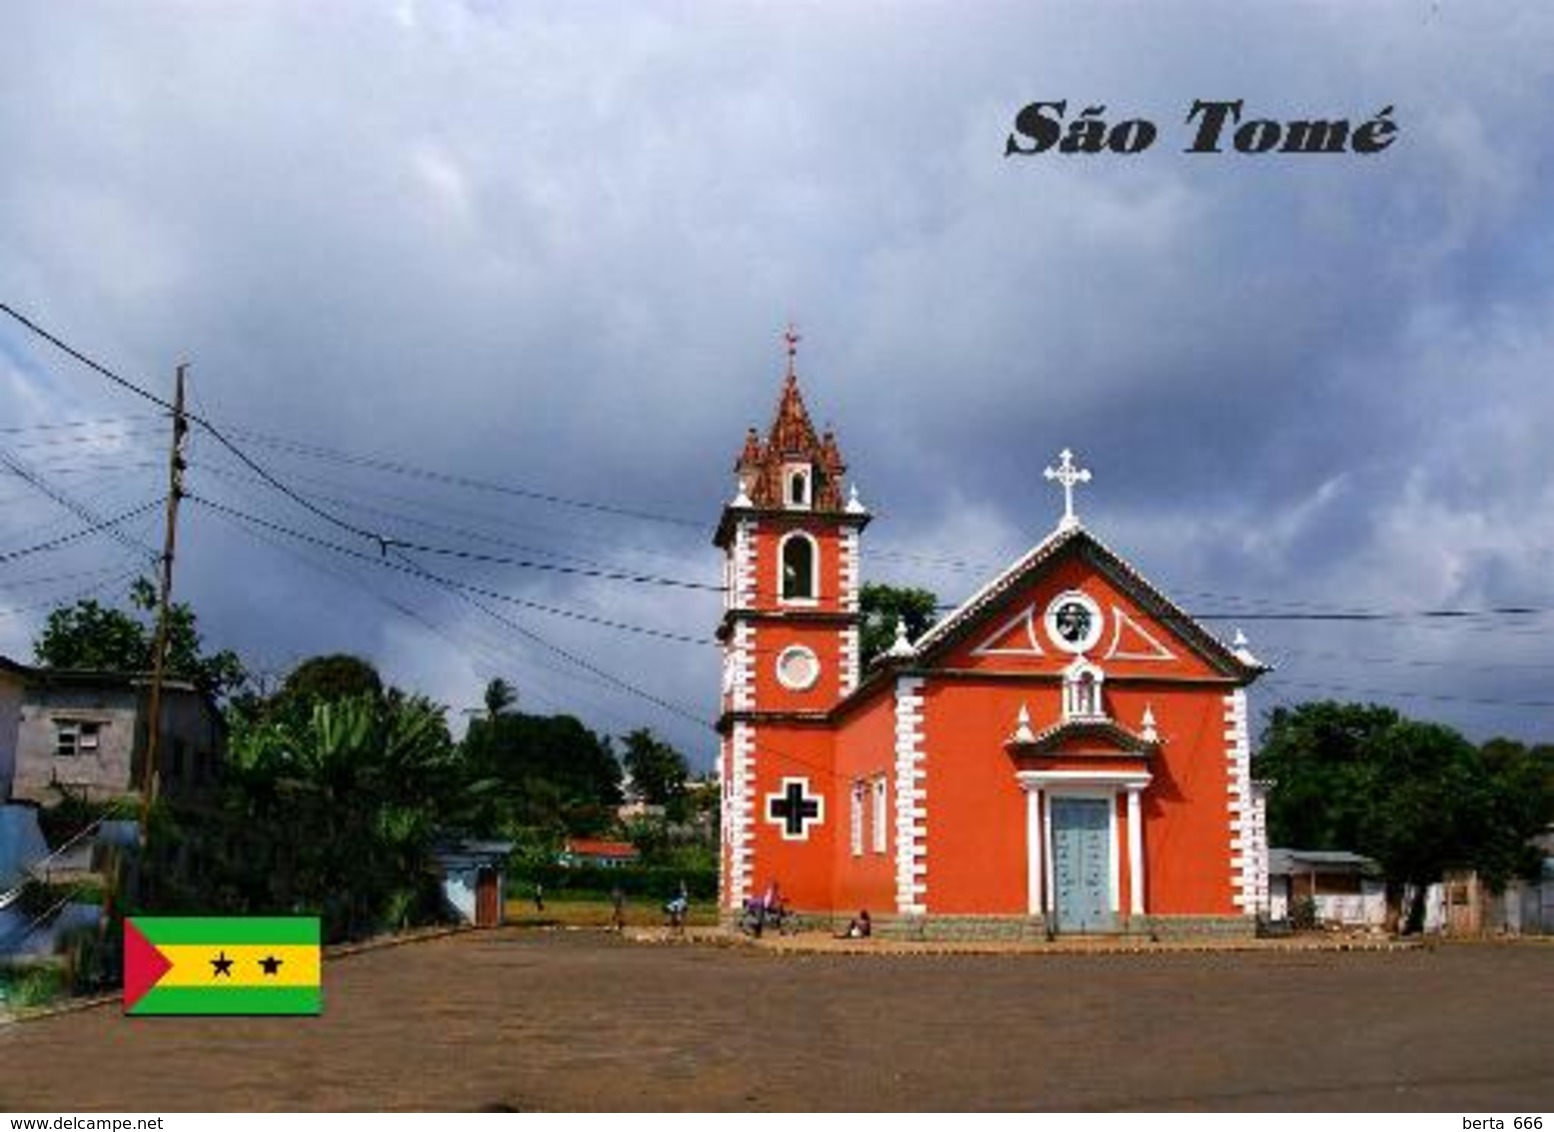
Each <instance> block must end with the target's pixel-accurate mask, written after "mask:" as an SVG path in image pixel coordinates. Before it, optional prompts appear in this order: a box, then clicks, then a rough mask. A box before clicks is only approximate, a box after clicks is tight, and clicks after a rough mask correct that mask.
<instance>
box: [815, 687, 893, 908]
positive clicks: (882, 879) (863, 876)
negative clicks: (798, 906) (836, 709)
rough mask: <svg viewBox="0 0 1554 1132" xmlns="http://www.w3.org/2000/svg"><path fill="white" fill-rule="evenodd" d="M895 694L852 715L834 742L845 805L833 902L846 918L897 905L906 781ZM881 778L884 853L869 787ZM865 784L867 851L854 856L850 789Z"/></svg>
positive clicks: (837, 842) (836, 837)
mask: <svg viewBox="0 0 1554 1132" xmlns="http://www.w3.org/2000/svg"><path fill="white" fill-rule="evenodd" d="M894 709H895V698H894V696H892V695H891V694H890V692H889V689H888V688H887V689H886V690H885V692H884V693H883V694H877V695H876V696H875V697H874V698H873V699H872V701H871V702H870V704H869V705H868V706H867V707H865V708H863V709H862V710H860V711H857V712H856V713H855V714H852V715H849V716H848V718H847V722H846V724H845V726H844V727H843V728H842V729H841V730H840V731H839V732H838V735H837V740H836V789H837V794H838V797H839V799H840V802H841V806H842V809H841V811H840V812H839V813H838V814H837V818H836V821H837V826H836V830H835V833H834V835H833V853H832V861H833V868H834V870H835V875H836V884H835V893H834V896H833V904H834V906H835V908H836V910H837V911H838V912H840V913H843V914H846V915H848V916H853V915H856V914H857V913H858V912H859V911H860V910H862V909H867V910H868V912H869V914H870V915H871V916H879V915H881V914H883V913H888V912H894V911H895V908H896V846H897V836H898V830H899V823H898V819H897V801H898V798H899V796H900V791H901V789H902V784H901V781H900V778H899V777H898V775H897V773H896V765H895V763H896V759H895V742H896V731H895V723H896V716H895V710H894ZM881 778H883V779H884V781H885V783H886V803H885V829H884V846H885V849H884V852H883V853H880V852H876V851H875V844H876V842H875V839H874V838H875V830H874V827H873V818H874V814H873V809H874V805H873V798H872V795H871V794H868V793H867V791H871V790H872V784H873V783H874V782H875V781H877V780H879V779H881ZM855 784H861V785H863V786H864V787H865V791H866V796H865V799H864V805H865V807H866V808H865V811H864V814H863V821H862V830H861V832H862V835H863V851H862V852H861V853H859V854H858V855H856V856H855V855H854V854H853V851H852V850H853V839H852V816H851V810H852V791H853V787H854V785H855Z"/></svg>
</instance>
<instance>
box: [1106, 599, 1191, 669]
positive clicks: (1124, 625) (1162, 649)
mask: <svg viewBox="0 0 1554 1132" xmlns="http://www.w3.org/2000/svg"><path fill="white" fill-rule="evenodd" d="M1124 630H1132V631H1133V632H1134V633H1137V634H1138V635H1139V636H1140V637H1142V638H1143V639H1144V640H1145V641H1146V642H1148V645H1149V647H1150V651H1148V652H1124V651H1123V649H1122V634H1123V631H1124ZM1102 659H1103V660H1175V659H1176V654H1175V653H1174V652H1172V651H1171V650H1170V649H1168V648H1166V646H1165V645H1163V644H1161V643H1160V642H1159V641H1158V640H1157V639H1156V638H1155V635H1154V634H1153V633H1151V632H1150V631H1149V630H1148V629H1145V628H1144V626H1142V625H1140V624H1139V623H1138V622H1137V621H1135V620H1133V618H1131V617H1129V616H1128V614H1127V611H1126V610H1124V609H1123V608H1122V607H1121V606H1119V605H1115V604H1114V605H1113V606H1112V643H1111V647H1110V648H1108V649H1107V650H1106V655H1105V656H1104V657H1103V658H1102Z"/></svg>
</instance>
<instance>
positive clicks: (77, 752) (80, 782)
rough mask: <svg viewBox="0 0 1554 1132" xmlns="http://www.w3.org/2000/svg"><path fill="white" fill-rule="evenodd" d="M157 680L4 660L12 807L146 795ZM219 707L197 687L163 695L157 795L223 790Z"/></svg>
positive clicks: (2, 751) (0, 674) (3, 736)
mask: <svg viewBox="0 0 1554 1132" xmlns="http://www.w3.org/2000/svg"><path fill="white" fill-rule="evenodd" d="M149 690H150V678H149V677H147V676H144V675H126V674H123V673H116V672H85V671H68V670H61V669H50V668H33V667H28V666H26V665H22V664H18V663H17V662H15V661H12V660H8V659H6V658H4V657H0V781H3V789H4V792H5V796H6V797H7V798H10V799H13V800H17V801H30V802H36V803H38V804H40V805H45V806H46V805H49V804H51V803H54V802H57V801H58V800H59V799H60V798H61V797H62V796H63V794H65V793H67V792H68V793H73V794H76V795H78V796H81V797H83V798H85V799H87V800H90V801H98V800H103V799H107V798H115V797H121V796H124V795H128V794H134V793H136V792H138V791H139V789H140V784H141V775H142V767H143V765H144V762H143V760H144V758H145V751H146V744H147V736H148V729H147V726H146V713H147V701H148V698H149ZM225 740H226V733H225V725H224V724H223V722H222V719H221V714H220V712H218V711H217V709H216V705H215V703H214V702H213V701H212V700H211V699H210V697H209V696H207V695H206V694H205V693H203V692H201V691H200V690H199V689H198V688H196V687H195V686H194V685H193V684H191V683H189V682H188V681H184V680H177V679H173V680H168V681H167V682H166V683H165V684H164V685H163V694H162V733H161V740H160V750H159V752H158V759H157V761H158V764H159V765H158V767H157V778H158V789H159V791H162V792H169V791H171V792H185V791H188V790H192V789H198V788H200V787H201V786H203V785H205V784H208V783H211V782H214V781H215V776H216V770H217V766H218V765H219V763H220V760H221V758H222V754H223V752H224V749H225Z"/></svg>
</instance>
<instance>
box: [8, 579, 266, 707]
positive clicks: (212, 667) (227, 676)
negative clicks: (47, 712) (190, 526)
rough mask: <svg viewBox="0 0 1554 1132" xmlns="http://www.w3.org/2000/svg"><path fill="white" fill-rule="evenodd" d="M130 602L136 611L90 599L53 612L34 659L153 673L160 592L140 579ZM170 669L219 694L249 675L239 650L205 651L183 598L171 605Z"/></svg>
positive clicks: (51, 664)
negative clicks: (157, 593) (127, 610)
mask: <svg viewBox="0 0 1554 1132" xmlns="http://www.w3.org/2000/svg"><path fill="white" fill-rule="evenodd" d="M129 604H130V608H131V609H132V610H133V611H134V612H133V613H131V612H125V611H124V610H121V609H115V608H112V607H110V606H104V605H102V604H100V603H98V602H97V601H94V600H92V599H89V598H88V599H84V600H82V601H78V602H76V603H75V604H74V605H68V606H62V607H60V608H58V609H56V610H54V611H53V612H52V613H50V614H49V617H48V621H47V622H46V623H45V624H44V626H43V631H42V632H41V633H40V634H39V635H38V639H37V640H36V641H34V642H33V657H34V659H35V660H36V661H37V663H38V664H40V665H45V666H47V667H50V668H75V669H94V670H98V671H102V672H123V673H145V672H150V671H151V670H152V668H153V667H154V663H153V656H152V653H153V651H154V649H155V639H156V625H155V614H156V607H157V595H156V587H155V586H154V585H153V584H152V583H151V581H150V580H149V579H146V578H138V579H136V580H135V582H134V584H133V585H131V587H130V592H129ZM167 671H168V672H169V673H170V674H172V675H175V676H181V677H184V678H185V679H188V680H192V681H193V682H194V683H195V684H197V685H198V686H199V687H201V688H202V689H204V690H205V691H206V692H209V693H210V694H211V695H212V696H216V697H218V698H219V697H222V696H225V695H226V694H228V693H229V692H231V691H232V690H234V689H236V688H237V687H239V686H240V685H241V684H242V683H243V681H244V680H245V679H246V676H247V674H246V672H245V670H244V668H243V663H242V661H241V660H240V659H239V658H238V655H237V654H236V653H235V652H233V651H231V650H230V649H222V650H221V651H219V652H212V653H207V652H206V651H205V650H204V646H203V642H202V640H201V638H200V633H199V624H198V619H197V618H196V617H195V614H194V611H193V610H192V609H191V608H190V607H189V606H188V605H186V604H184V603H181V602H175V603H173V605H171V606H170V607H169V608H168V615H167Z"/></svg>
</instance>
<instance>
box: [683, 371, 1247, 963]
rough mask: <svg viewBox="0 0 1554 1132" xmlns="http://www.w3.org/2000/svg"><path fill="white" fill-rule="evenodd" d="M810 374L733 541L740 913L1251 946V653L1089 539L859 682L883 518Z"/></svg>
mask: <svg viewBox="0 0 1554 1132" xmlns="http://www.w3.org/2000/svg"><path fill="white" fill-rule="evenodd" d="M791 355H792V350H791V347H790V363H789V370H788V375H787V380H786V382H785V383H784V386H783V390H782V396H781V399H780V401H779V403H778V406H777V416H776V420H775V421H774V422H773V424H772V427H771V430H770V431H769V432H768V433H767V434H766V436H765V437H764V438H762V437H761V436H760V434H759V433H757V432H756V430H755V429H753V428H752V429H751V430H750V432H749V434H748V435H747V436H746V438H745V443H744V448H743V450H742V451H741V452H740V454H739V458H738V461H737V462H736V464H735V473H736V476H737V481H738V482H737V491H736V494H735V497H734V499H733V501H732V502H730V503H729V504H728V505H727V506H726V507H725V508H724V511H723V516H722V520H721V522H720V523H719V525H718V530H717V534H716V536H715V539H714V541H715V543H716V545H717V546H718V548H719V549H721V550H722V551H723V554H724V564H725V579H724V580H725V583H726V597H725V608H724V613H723V620H722V623H721V625H720V626H719V631H718V634H719V639H720V640H721V642H722V644H723V690H722V701H721V713H720V717H719V730H720V733H721V735H722V742H721V749H720V755H719V774H720V776H721V780H722V789H723V844H722V904H723V908H724V911H725V914H728V915H733V914H734V913H736V912H737V911H738V910H739V909H740V908H741V907H742V905H743V903H744V901H746V900H747V899H750V898H752V897H758V896H760V895H761V894H762V893H763V892H765V891H766V889H767V888H768V886H769V885H771V884H772V883H773V882H776V883H777V884H779V885H780V888H781V892H782V894H783V896H784V898H785V899H786V900H787V902H788V903H789V905H790V906H791V907H793V908H795V909H796V910H798V911H799V912H801V913H804V914H806V915H813V916H815V917H817V918H819V919H822V920H824V919H826V918H829V917H836V918H838V919H840V920H841V922H846V920H847V919H848V918H849V917H851V916H853V915H856V913H857V912H858V911H859V910H862V909H866V910H868V912H869V913H870V916H871V917H872V918H873V921H874V923H875V924H876V925H877V928H878V930H880V931H881V932H882V933H894V934H901V935H910V936H916V937H925V938H932V937H941V938H942V937H956V936H988V937H1007V938H1022V937H1038V936H1047V935H1051V934H1062V933H1094V932H1123V933H1130V934H1131V933H1138V934H1148V935H1154V936H1164V935H1169V934H1173V933H1176V934H1180V933H1184V932H1192V933H1202V932H1236V933H1250V932H1251V931H1252V929H1253V926H1254V917H1255V915H1256V913H1257V911H1258V910H1259V908H1261V907H1262V906H1263V904H1264V902H1265V899H1266V891H1267V879H1266V877H1267V869H1266V852H1267V850H1266V839H1265V836H1264V832H1263V799H1262V796H1261V792H1260V790H1258V789H1257V788H1256V786H1255V785H1254V783H1253V782H1252V779H1251V773H1250V765H1249V762H1250V741H1249V733H1248V718H1247V693H1246V689H1247V686H1248V685H1249V684H1251V682H1252V681H1253V680H1255V679H1256V678H1257V676H1258V675H1259V674H1260V673H1261V672H1263V671H1265V666H1264V665H1262V664H1261V663H1259V662H1258V660H1257V658H1256V657H1254V656H1253V655H1252V654H1251V653H1250V652H1249V651H1248V649H1247V647H1246V644H1245V641H1244V639H1242V638H1240V635H1239V634H1237V640H1236V641H1235V642H1234V643H1233V644H1230V645H1227V644H1225V643H1224V642H1222V641H1220V640H1219V639H1218V638H1217V637H1215V636H1214V634H1213V633H1211V632H1209V631H1208V630H1207V629H1205V628H1204V627H1203V626H1202V625H1200V624H1198V623H1197V622H1196V621H1194V620H1193V619H1192V617H1190V616H1189V615H1188V614H1186V613H1185V612H1183V611H1182V610H1181V609H1180V608H1179V607H1177V606H1176V605H1175V604H1173V603H1172V602H1171V601H1170V599H1169V598H1167V597H1166V596H1165V595H1163V594H1162V593H1161V592H1160V591H1159V590H1157V589H1156V588H1155V587H1154V586H1152V585H1151V584H1150V583H1149V582H1148V581H1146V580H1145V578H1144V577H1143V575H1141V574H1140V573H1139V572H1138V570H1136V569H1135V568H1134V567H1133V565H1132V564H1130V563H1129V562H1128V561H1126V560H1125V559H1124V558H1122V557H1121V556H1119V555H1118V554H1117V553H1116V552H1114V551H1113V550H1112V549H1111V548H1109V547H1108V546H1106V545H1105V544H1104V543H1103V542H1101V540H1100V539H1099V538H1097V537H1096V535H1095V534H1093V533H1092V532H1091V531H1090V530H1089V529H1087V528H1086V527H1085V525H1084V524H1083V523H1082V522H1081V521H1080V519H1079V517H1078V515H1077V514H1076V512H1075V508H1074V491H1075V488H1076V487H1077V486H1079V485H1081V484H1084V483H1086V482H1087V481H1088V480H1089V478H1090V477H1089V473H1088V472H1087V471H1083V470H1080V469H1079V468H1077V467H1076V466H1075V465H1074V463H1073V459H1072V455H1071V454H1070V453H1069V452H1067V451H1065V452H1063V453H1062V454H1061V458H1060V461H1059V462H1058V463H1057V466H1056V467H1050V468H1048V469H1047V472H1046V474H1047V478H1048V479H1049V480H1053V481H1055V482H1056V484H1057V486H1058V487H1059V488H1061V490H1062V493H1063V500H1064V507H1063V512H1062V517H1061V519H1060V520H1059V522H1058V523H1057V525H1056V527H1055V528H1054V529H1053V530H1052V531H1051V533H1049V534H1048V535H1047V536H1046V537H1045V538H1043V539H1041V540H1040V541H1039V542H1037V543H1036V545H1035V546H1034V547H1032V548H1031V549H1030V550H1029V551H1028V552H1027V553H1026V554H1025V555H1023V556H1022V557H1021V558H1019V559H1018V560H1017V561H1015V562H1013V563H1011V564H1010V566H1009V567H1008V568H1007V569H1006V570H1004V572H1003V573H1001V574H999V575H998V576H997V577H995V578H993V579H992V580H991V581H989V582H988V583H987V584H986V585H984V586H982V587H981V588H980V589H979V590H977V591H976V592H975V593H974V594H972V596H971V597H970V598H968V599H967V600H966V602H965V603H964V604H963V605H961V606H960V607H959V608H958V609H956V610H954V611H953V612H951V613H949V614H948V615H947V616H945V617H944V618H943V619H942V620H941V621H939V622H938V623H937V624H936V625H935V626H934V627H933V628H932V629H931V630H930V631H929V632H927V633H926V634H924V635H923V636H922V637H920V638H919V639H918V640H915V641H909V640H907V639H906V637H905V635H904V634H898V636H897V640H896V642H895V645H894V646H893V647H892V648H891V649H890V650H889V651H888V652H887V653H886V655H884V656H883V657H880V658H879V659H877V660H876V661H875V662H874V663H873V664H872V665H870V666H869V667H868V669H867V670H864V669H863V668H862V667H861V665H860V663H859V653H858V648H859V624H860V622H861V620H862V614H861V613H860V611H859V604H858V595H859V576H860V561H861V555H862V534H863V531H864V529H865V527H867V526H868V523H869V519H870V516H869V512H868V511H867V510H866V509H865V507H864V506H863V505H862V503H860V502H859V499H858V495H857V492H856V489H853V490H849V489H848V486H847V485H846V484H845V483H844V479H843V474H844V472H845V471H846V467H847V466H846V464H845V462H844V461H843V459H842V453H841V450H840V448H839V447H838V444H837V441H836V438H835V437H834V436H833V435H832V434H831V433H830V432H827V433H826V434H825V435H823V436H819V435H817V434H816V432H815V429H814V427H813V426H812V424H811V423H810V419H809V414H808V412H807V411H806V409H805V405H804V399H803V397H802V396H801V394H800V392H799V386H798V380H797V378H796V376H795V374H794V372H793V368H792V362H791Z"/></svg>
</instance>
